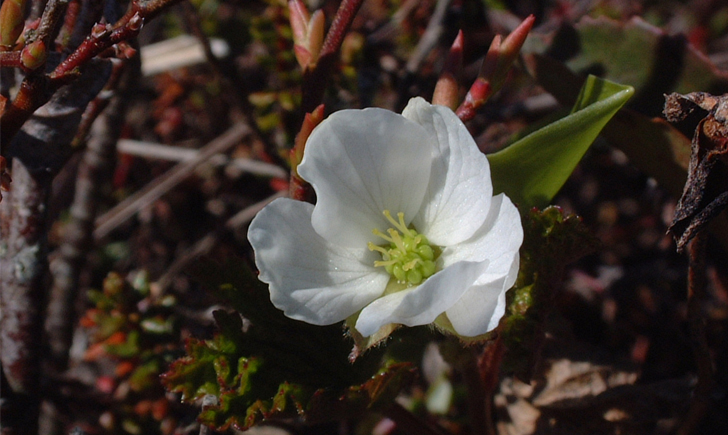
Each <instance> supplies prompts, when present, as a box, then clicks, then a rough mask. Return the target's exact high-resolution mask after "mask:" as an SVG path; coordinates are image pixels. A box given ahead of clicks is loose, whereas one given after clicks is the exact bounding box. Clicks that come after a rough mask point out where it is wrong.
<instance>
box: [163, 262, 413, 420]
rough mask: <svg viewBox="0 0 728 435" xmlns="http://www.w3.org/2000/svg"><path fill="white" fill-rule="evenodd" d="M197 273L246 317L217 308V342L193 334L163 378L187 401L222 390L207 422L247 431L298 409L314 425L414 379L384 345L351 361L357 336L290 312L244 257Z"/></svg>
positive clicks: (382, 399)
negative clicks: (385, 353) (387, 358)
mask: <svg viewBox="0 0 728 435" xmlns="http://www.w3.org/2000/svg"><path fill="white" fill-rule="evenodd" d="M198 275H199V277H200V278H201V279H202V280H203V281H204V282H205V283H206V284H208V285H211V286H212V287H213V288H217V289H218V291H219V292H220V294H221V296H223V297H224V298H225V299H227V300H228V301H229V302H230V304H231V305H232V306H233V307H234V308H236V309H237V310H238V312H239V313H240V314H242V317H241V315H240V314H238V313H228V312H225V311H223V310H218V311H215V312H214V313H213V314H214V317H215V321H216V323H217V326H218V328H219V332H218V333H217V334H216V335H215V336H214V338H213V339H212V340H205V341H197V340H189V341H188V343H187V349H186V351H187V355H186V356H185V357H183V358H180V359H179V360H177V361H176V362H174V363H173V364H172V366H171V367H170V369H169V371H168V372H167V373H165V374H163V375H162V380H163V383H164V385H165V387H166V388H167V389H168V390H169V391H173V392H180V393H182V394H183V400H184V401H186V402H191V401H194V400H197V399H199V398H201V397H203V396H204V395H206V394H212V395H215V396H217V399H218V403H217V404H216V405H209V406H205V407H204V409H203V410H202V412H201V413H200V417H199V420H200V421H201V422H202V423H204V424H206V425H208V426H211V427H214V428H216V429H217V430H221V431H222V430H226V429H228V428H230V427H232V428H235V429H238V430H246V429H248V428H249V427H251V426H252V425H254V424H256V423H258V422H260V421H262V420H269V419H274V418H290V417H294V416H297V415H300V416H301V417H303V418H305V419H306V421H307V422H309V423H310V422H312V421H330V420H334V419H342V418H348V417H351V416H355V415H359V414H361V413H362V412H364V411H365V410H367V409H370V408H371V407H373V406H380V405H382V406H383V405H386V404H387V403H389V402H391V400H393V399H394V397H395V396H396V395H397V394H398V393H399V391H400V390H401V389H402V387H403V386H404V385H406V384H408V383H409V382H411V380H412V379H413V376H414V373H413V371H412V370H411V365H410V364H407V363H401V364H396V363H387V362H384V363H383V362H382V352H379V351H377V350H372V351H369V352H367V354H366V355H364V356H362V357H361V358H358V359H357V360H356V362H350V360H349V356H350V355H349V353H350V349H351V341H350V340H347V339H346V338H345V335H344V334H345V331H344V329H343V327H342V325H341V324H338V325H332V326H325V327H322V326H315V325H309V324H306V323H302V322H299V321H296V320H292V319H289V318H287V317H285V316H284V315H283V313H282V312H281V311H279V310H277V309H276V308H275V307H274V306H273V305H272V304H271V302H270V295H269V293H268V290H267V289H266V288H265V286H264V285H262V284H261V283H260V282H259V281H258V280H257V279H256V277H255V275H254V274H253V273H252V272H251V271H250V270H249V268H248V267H247V266H246V264H245V263H244V262H242V261H241V260H238V259H229V260H228V262H227V263H226V264H224V265H221V264H217V263H212V262H203V263H202V264H200V267H199V270H198ZM243 317H244V318H245V320H246V321H245V322H243ZM382 364H384V366H383V367H382Z"/></svg>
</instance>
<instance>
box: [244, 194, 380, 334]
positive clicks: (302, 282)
mask: <svg viewBox="0 0 728 435" xmlns="http://www.w3.org/2000/svg"><path fill="white" fill-rule="evenodd" d="M312 211H313V205H311V204H308V203H305V202H299V201H294V200H291V199H288V198H280V199H277V200H275V201H273V202H271V203H270V204H269V205H268V206H266V207H265V208H264V209H263V210H261V211H260V212H259V213H258V215H257V216H256V217H255V219H253V221H252V222H251V224H250V229H249V230H248V240H249V241H250V244H251V245H253V249H254V250H255V264H256V266H258V270H260V276H259V278H260V280H261V281H263V282H266V283H268V284H269V286H270V295H271V301H272V302H273V305H275V306H276V307H277V308H279V309H281V310H283V312H284V313H285V314H286V316H288V317H290V318H293V319H297V320H302V321H304V322H308V323H312V324H314V325H330V324H332V323H336V322H338V321H340V320H344V319H345V318H347V317H349V316H350V315H352V314H354V313H356V312H357V311H359V310H360V309H361V308H362V307H364V306H365V305H367V304H368V303H369V302H371V301H372V300H374V299H376V298H377V297H379V296H380V295H381V294H382V292H383V291H384V289H385V288H386V286H387V282H389V275H388V274H387V273H386V272H385V271H384V270H381V268H380V270H377V269H375V268H374V266H373V264H374V261H375V260H376V259H377V258H376V253H373V252H369V250H368V249H367V248H366V247H365V246H362V247H361V248H360V249H350V248H342V247H339V246H336V245H332V244H331V243H328V242H327V241H326V240H324V239H323V238H322V237H321V236H319V235H318V234H317V233H316V232H315V231H314V229H313V227H312V226H311V213H312Z"/></svg>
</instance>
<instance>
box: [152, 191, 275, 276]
mask: <svg viewBox="0 0 728 435" xmlns="http://www.w3.org/2000/svg"><path fill="white" fill-rule="evenodd" d="M285 196H286V192H278V193H276V194H274V195H271V196H269V197H268V198H266V199H264V200H262V201H260V202H256V203H255V204H253V205H251V206H248V207H246V208H244V209H243V210H241V211H239V212H238V213H236V214H235V215H234V216H233V217H231V218H230V219H228V220H227V222H225V225H224V227H223V228H221V229H218V230H217V231H214V232H212V233H210V234H208V235H206V236H205V237H203V238H202V239H200V240H198V241H197V243H195V245H194V246H193V247H192V248H191V249H188V250H187V251H186V252H185V254H184V255H183V256H181V257H179V258H178V259H177V260H175V262H174V263H172V265H171V266H169V268H168V269H167V272H166V273H165V274H164V275H162V277H161V278H159V280H158V281H157V284H158V285H159V287H160V288H161V289H162V290H165V289H166V288H167V287H169V285H170V284H171V283H172V279H174V277H175V276H177V275H179V274H180V273H181V272H182V271H183V270H185V268H186V267H187V266H188V265H189V264H190V263H191V262H192V261H194V260H195V259H196V258H197V257H199V256H200V255H204V254H207V253H208V252H210V251H211V250H212V248H214V247H215V245H217V243H218V241H219V240H220V238H221V237H222V236H223V235H224V233H225V232H226V231H230V230H236V229H238V228H240V227H242V226H243V225H245V224H247V223H248V222H250V221H251V220H253V218H254V217H255V215H256V214H258V212H259V211H261V210H262V209H263V207H265V206H266V205H268V204H269V203H270V202H271V201H273V200H274V199H277V198H283V197H285Z"/></svg>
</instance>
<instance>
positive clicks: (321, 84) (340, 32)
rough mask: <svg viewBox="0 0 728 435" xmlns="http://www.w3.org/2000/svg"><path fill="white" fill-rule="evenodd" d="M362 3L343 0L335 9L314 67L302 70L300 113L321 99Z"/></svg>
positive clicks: (307, 110) (308, 111) (362, 1)
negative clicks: (334, 14)
mask: <svg viewBox="0 0 728 435" xmlns="http://www.w3.org/2000/svg"><path fill="white" fill-rule="evenodd" d="M362 3H364V0H344V1H343V2H341V6H339V10H337V11H336V16H334V20H333V21H332V23H331V27H330V28H329V31H328V32H327V33H326V39H324V43H323V46H322V47H321V53H320V54H319V59H318V62H317V64H316V67H314V68H313V69H312V70H308V69H307V70H306V71H304V74H303V86H302V91H301V93H302V95H301V111H302V113H310V112H313V111H314V109H316V106H318V105H319V104H321V102H322V101H323V96H324V90H325V89H326V85H327V83H328V81H329V77H330V76H331V71H332V69H333V67H334V64H335V63H336V59H337V57H338V53H339V49H340V48H341V44H342V43H343V42H344V37H345V36H346V32H348V31H349V28H350V27H351V23H352V22H353V21H354V16H355V15H356V13H357V12H358V11H359V8H360V7H361V5H362Z"/></svg>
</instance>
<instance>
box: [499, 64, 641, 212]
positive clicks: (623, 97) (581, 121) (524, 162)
mask: <svg viewBox="0 0 728 435" xmlns="http://www.w3.org/2000/svg"><path fill="white" fill-rule="evenodd" d="M633 93H634V89H632V88H631V87H629V86H623V85H619V84H616V83H612V82H609V81H606V80H602V79H599V78H597V77H594V76H589V78H588V79H587V81H586V83H584V86H583V87H582V89H581V92H580V94H579V97H578V98H577V101H576V104H575V105H574V108H573V109H572V112H571V114H569V115H568V116H566V117H564V118H562V119H560V120H558V121H556V122H554V123H552V124H549V125H547V126H546V127H543V128H541V129H539V130H537V131H535V132H533V133H531V134H529V135H528V136H526V137H524V138H523V139H520V140H518V141H517V142H515V143H513V144H512V145H510V146H509V147H507V148H505V149H503V150H501V151H499V152H497V153H494V154H491V155H489V156H488V160H489V161H490V165H491V171H492V176H493V188H494V191H495V193H499V192H505V193H506V194H507V195H508V196H509V197H510V198H511V199H513V201H514V202H516V203H517V204H519V205H520V206H521V208H522V209H527V208H529V207H534V206H536V207H544V206H545V205H546V204H548V203H549V202H550V201H551V199H552V198H553V197H554V195H556V193H557V192H558V191H559V189H561V186H563V184H564V182H566V179H567V178H569V175H571V172H572V171H573V170H574V168H575V167H576V165H577V163H579V160H581V157H582V156H583V155H584V153H585V152H586V150H587V149H588V148H589V146H590V145H591V144H592V142H594V140H595V139H596V138H597V136H598V135H599V132H600V131H601V130H602V128H603V127H604V126H605V125H606V124H607V122H609V120H610V119H611V118H612V116H614V115H615V114H616V113H617V111H618V110H619V109H620V108H621V107H622V106H623V105H624V103H626V102H627V100H629V98H630V97H631V96H632V94H633Z"/></svg>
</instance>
